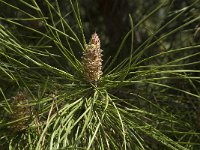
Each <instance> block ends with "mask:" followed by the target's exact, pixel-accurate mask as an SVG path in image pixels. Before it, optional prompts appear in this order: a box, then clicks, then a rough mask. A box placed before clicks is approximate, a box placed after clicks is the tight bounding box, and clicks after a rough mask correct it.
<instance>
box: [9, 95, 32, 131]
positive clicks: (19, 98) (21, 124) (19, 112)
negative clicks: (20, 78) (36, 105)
mask: <svg viewBox="0 0 200 150" xmlns="http://www.w3.org/2000/svg"><path fill="white" fill-rule="evenodd" d="M27 104H28V102H27V96H26V94H25V93H23V92H18V93H17V94H16V95H15V97H13V99H12V103H11V105H10V106H11V108H12V111H13V113H12V114H11V116H10V117H9V118H10V121H16V120H20V119H21V120H20V121H17V122H16V123H14V124H12V126H11V129H12V131H14V132H19V131H22V130H24V129H26V128H27V123H28V118H29V117H30V115H31V112H30V107H29V106H27ZM24 117H26V118H24Z"/></svg>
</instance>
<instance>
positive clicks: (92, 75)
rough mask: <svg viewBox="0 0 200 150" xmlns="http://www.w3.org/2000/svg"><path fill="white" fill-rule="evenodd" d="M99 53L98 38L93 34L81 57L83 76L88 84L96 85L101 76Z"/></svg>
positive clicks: (100, 55)
mask: <svg viewBox="0 0 200 150" xmlns="http://www.w3.org/2000/svg"><path fill="white" fill-rule="evenodd" d="M101 52H102V50H101V49H100V40H99V37H98V35H97V34H96V33H94V34H93V35H92V38H91V40H90V42H89V44H88V45H87V46H86V49H85V51H84V52H83V56H82V65H83V69H84V76H85V79H86V80H87V81H88V82H90V83H92V82H95V83H96V82H97V81H98V80H99V79H100V77H101V75H102V61H103V60H102V58H101V57H102V54H101Z"/></svg>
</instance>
